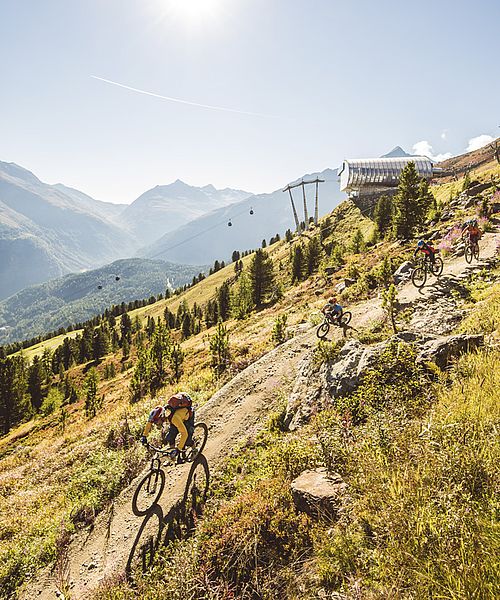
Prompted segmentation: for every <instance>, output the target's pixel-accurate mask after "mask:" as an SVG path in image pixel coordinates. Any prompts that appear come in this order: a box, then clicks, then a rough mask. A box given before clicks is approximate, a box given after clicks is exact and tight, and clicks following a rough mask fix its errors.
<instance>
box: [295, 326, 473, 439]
mask: <svg viewBox="0 0 500 600" xmlns="http://www.w3.org/2000/svg"><path fill="white" fill-rule="evenodd" d="M391 343H401V344H414V345H415V346H416V347H417V349H418V356H417V359H416V360H417V362H418V363H420V364H425V363H434V364H435V365H436V366H437V367H439V368H440V369H446V368H447V367H448V365H449V364H450V361H451V360H453V359H455V358H457V357H458V356H460V355H461V354H464V353H466V352H470V351H472V350H474V349H476V348H479V347H481V346H482V345H483V344H484V336H483V335H467V334H461V335H452V336H437V335H432V334H427V333H419V332H414V331H402V332H400V333H397V334H396V335H393V336H392V337H390V338H388V339H387V340H384V341H383V342H380V343H378V344H374V345H372V346H365V345H363V344H361V343H360V342H359V341H358V340H349V341H348V342H346V343H345V344H344V346H343V347H342V349H341V350H340V352H338V354H337V355H336V356H335V358H334V359H332V360H329V361H326V362H324V363H323V364H322V365H321V366H320V367H319V368H317V367H316V366H315V361H314V352H315V351H314V350H312V351H310V352H309V353H308V354H307V355H306V356H305V357H304V358H303V359H302V362H301V365H300V368H299V374H298V377H297V380H296V382H295V386H294V389H293V392H292V394H291V395H290V398H289V400H288V406H287V415H286V419H285V425H286V427H287V428H288V429H289V430H290V431H293V430H295V429H297V428H299V427H301V426H302V425H304V424H305V423H307V422H308V421H309V419H310V418H311V416H312V415H314V414H316V413H318V412H319V411H320V410H322V409H324V408H326V407H328V406H329V405H331V403H332V400H334V399H335V398H339V397H341V396H345V395H347V394H350V393H351V392H353V391H354V390H356V388H357V387H358V386H359V384H360V382H361V381H362V379H363V377H364V375H365V374H366V373H367V372H368V371H369V370H370V369H373V368H374V367H375V366H376V364H377V362H378V361H379V360H380V357H381V355H382V353H383V352H384V350H386V348H387V347H388V345H389V344H391Z"/></svg>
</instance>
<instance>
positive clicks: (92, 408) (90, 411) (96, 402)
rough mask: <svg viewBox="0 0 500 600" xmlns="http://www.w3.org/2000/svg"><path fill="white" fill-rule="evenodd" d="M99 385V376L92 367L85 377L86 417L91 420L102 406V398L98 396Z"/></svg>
mask: <svg viewBox="0 0 500 600" xmlns="http://www.w3.org/2000/svg"><path fill="white" fill-rule="evenodd" d="M98 384H99V375H98V373H97V370H96V369H95V368H94V367H92V368H91V369H90V371H89V372H88V373H87V377H85V382H84V388H85V415H86V416H87V417H88V418H89V419H91V418H92V417H95V416H96V414H97V411H98V410H99V409H100V408H101V406H102V398H99V397H98V395H97V386H98Z"/></svg>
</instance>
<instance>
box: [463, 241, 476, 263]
mask: <svg viewBox="0 0 500 600" xmlns="http://www.w3.org/2000/svg"><path fill="white" fill-rule="evenodd" d="M473 254H474V253H473V252H472V248H471V247H470V246H469V245H468V244H467V246H465V252H464V256H465V261H466V262H468V263H471V262H472V257H473Z"/></svg>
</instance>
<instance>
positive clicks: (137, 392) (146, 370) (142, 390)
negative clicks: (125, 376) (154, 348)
mask: <svg viewBox="0 0 500 600" xmlns="http://www.w3.org/2000/svg"><path fill="white" fill-rule="evenodd" d="M150 372H151V358H150V354H149V352H148V351H147V350H141V351H139V353H138V357H137V362H136V365H135V369H134V374H133V375H132V380H131V382H130V401H131V402H138V401H139V400H141V398H143V397H144V396H145V395H146V393H147V392H148V391H149V379H150Z"/></svg>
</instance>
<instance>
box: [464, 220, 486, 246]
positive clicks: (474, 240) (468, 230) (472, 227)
mask: <svg viewBox="0 0 500 600" xmlns="http://www.w3.org/2000/svg"><path fill="white" fill-rule="evenodd" d="M482 235H483V232H482V231H481V229H479V226H478V223H477V219H470V220H469V221H466V222H465V223H464V226H463V227H462V238H464V237H466V236H467V237H468V238H469V241H470V243H471V244H472V245H476V244H478V242H479V240H480V239H481V236H482Z"/></svg>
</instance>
